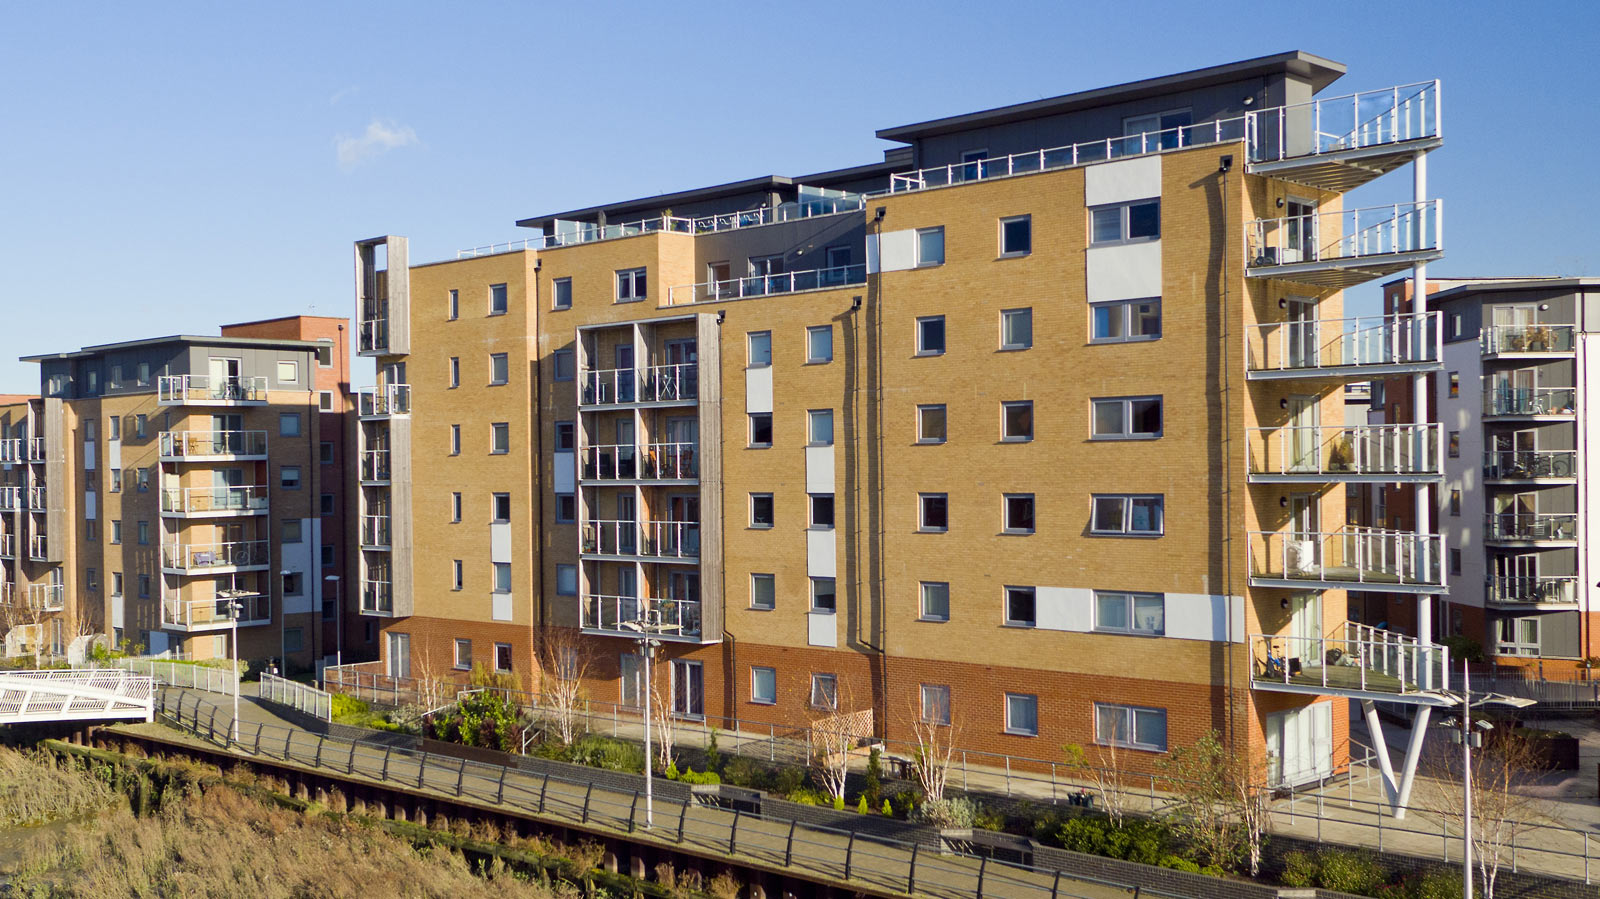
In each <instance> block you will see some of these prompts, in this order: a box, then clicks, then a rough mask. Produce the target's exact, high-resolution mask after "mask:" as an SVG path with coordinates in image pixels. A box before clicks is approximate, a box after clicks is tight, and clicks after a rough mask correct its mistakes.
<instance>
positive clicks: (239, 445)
mask: <svg viewBox="0 0 1600 899" xmlns="http://www.w3.org/2000/svg"><path fill="white" fill-rule="evenodd" d="M243 430H244V416H243V415H213V416H211V451H212V452H213V453H216V454H219V455H220V454H222V453H242V452H244V438H243V435H242V434H241V433H240V432H242V431H243Z"/></svg>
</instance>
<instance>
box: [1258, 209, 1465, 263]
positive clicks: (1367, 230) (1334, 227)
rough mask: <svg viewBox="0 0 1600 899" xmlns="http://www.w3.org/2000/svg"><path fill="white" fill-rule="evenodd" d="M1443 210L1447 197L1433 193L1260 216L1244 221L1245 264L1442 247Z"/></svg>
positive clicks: (1325, 259) (1323, 260) (1364, 256)
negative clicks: (1404, 199) (1306, 212)
mask: <svg viewBox="0 0 1600 899" xmlns="http://www.w3.org/2000/svg"><path fill="white" fill-rule="evenodd" d="M1443 214H1444V204H1443V201H1441V200H1438V199H1433V200H1424V201H1422V202H1420V203H1393V204H1390V205H1388V206H1363V207H1359V208H1356V209H1341V210H1339V211H1337V212H1314V213H1311V214H1309V215H1289V216H1282V217H1279V218H1269V219H1257V220H1255V221H1252V222H1246V223H1245V226H1244V228H1245V232H1244V242H1245V264H1246V266H1247V267H1249V268H1254V269H1261V268H1270V267H1272V266H1280V265H1297V266H1302V267H1305V266H1308V265H1309V264H1311V263H1328V264H1341V263H1346V262H1350V261H1354V260H1359V259H1370V258H1372V257H1375V256H1391V255H1399V254H1404V253H1417V252H1424V251H1433V250H1439V249H1441V248H1442V247H1443V245H1444V243H1443V241H1444V238H1443V232H1442V230H1441V227H1440V225H1441V219H1442V217H1443ZM1268 274H1270V273H1268Z"/></svg>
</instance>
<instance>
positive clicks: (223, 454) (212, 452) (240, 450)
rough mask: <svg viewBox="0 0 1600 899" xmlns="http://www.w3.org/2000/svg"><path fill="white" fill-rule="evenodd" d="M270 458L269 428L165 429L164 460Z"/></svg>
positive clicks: (231, 460) (238, 460)
mask: <svg viewBox="0 0 1600 899" xmlns="http://www.w3.org/2000/svg"><path fill="white" fill-rule="evenodd" d="M265 458H267V432H266V431H162V432H161V461H163V462H184V461H189V462H244V461H249V460H260V459H265Z"/></svg>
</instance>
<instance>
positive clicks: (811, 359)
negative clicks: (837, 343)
mask: <svg viewBox="0 0 1600 899" xmlns="http://www.w3.org/2000/svg"><path fill="white" fill-rule="evenodd" d="M832 361H833V325H818V326H817V327H814V328H807V329H806V362H808V363H813V364H815V363H818V362H832Z"/></svg>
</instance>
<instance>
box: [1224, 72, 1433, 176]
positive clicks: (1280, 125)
mask: <svg viewBox="0 0 1600 899" xmlns="http://www.w3.org/2000/svg"><path fill="white" fill-rule="evenodd" d="M1246 115H1247V117H1248V118H1249V120H1250V161H1251V162H1278V161H1282V160H1287V159H1296V158H1302V157H1307V156H1327V155H1330V154H1334V153H1340V152H1346V151H1350V150H1364V149H1371V148H1377V147H1385V146H1392V145H1394V144H1401V143H1407V142H1410V141H1416V140H1424V139H1427V138H1433V137H1438V136H1439V133H1440V132H1439V82H1438V81H1422V82H1418V83H1416V84H1402V85H1397V86H1395V87H1389V88H1384V89H1382V90H1375V91H1362V92H1361V93H1355V94H1345V95H1344V96H1340V97H1319V98H1317V99H1315V100H1311V101H1309V102H1306V103H1295V104H1292V105H1289V106H1277V107H1273V108H1270V109H1262V110H1257V111H1254V112H1250V113H1247V114H1246Z"/></svg>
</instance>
